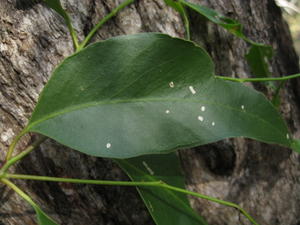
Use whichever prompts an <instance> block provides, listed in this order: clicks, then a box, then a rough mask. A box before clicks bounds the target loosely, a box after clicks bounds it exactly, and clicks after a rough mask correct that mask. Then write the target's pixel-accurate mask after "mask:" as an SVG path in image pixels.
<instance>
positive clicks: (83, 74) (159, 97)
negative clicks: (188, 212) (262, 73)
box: [26, 33, 291, 158]
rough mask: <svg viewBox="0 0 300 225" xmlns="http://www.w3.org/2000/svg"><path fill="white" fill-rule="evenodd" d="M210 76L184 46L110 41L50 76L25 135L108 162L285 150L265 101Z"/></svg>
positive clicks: (154, 40) (205, 60)
mask: <svg viewBox="0 0 300 225" xmlns="http://www.w3.org/2000/svg"><path fill="white" fill-rule="evenodd" d="M174 46H176V48H174ZM107 52H109V54H107ZM213 69H214V66H213V63H212V61H211V59H210V58H209V56H208V55H207V53H206V52H205V51H204V50H203V49H201V48H199V47H197V46H195V45H194V44H193V43H191V42H187V41H184V40H181V39H177V38H171V37H169V36H167V35H162V34H155V33H153V34H137V35H130V36H121V37H118V38H112V39H110V40H107V41H103V42H100V43H98V44H94V45H91V46H90V47H88V48H87V49H85V50H83V51H81V52H80V53H77V54H75V55H73V56H71V57H70V58H68V59H67V60H65V61H64V62H63V63H62V64H61V66H59V67H58V68H57V69H56V71H55V72H54V75H53V76H52V78H51V79H50V81H49V82H48V84H47V85H46V87H45V89H44V91H43V92H42V94H41V97H40V100H39V103H38V105H37V107H36V109H35V111H34V113H33V116H32V118H31V120H30V122H29V125H28V127H27V128H26V130H27V131H32V132H38V133H42V134H44V135H46V136H48V137H51V138H53V139H55V140H57V141H58V142H61V143H63V144H65V145H68V146H70V147H72V148H74V149H76V150H79V151H82V152H84V153H87V154H91V155H95V156H103V157H112V158H128V157H133V156H138V155H143V154H158V153H165V152H170V151H172V150H176V149H178V148H183V147H193V146H197V145H201V144H207V143H211V142H215V141H218V140H222V139H224V138H229V137H236V136H245V137H249V138H252V139H256V140H260V141H264V142H267V143H277V144H281V145H284V146H288V147H289V146H290V145H291V140H289V139H287V138H286V135H287V133H288V129H287V127H286V125H285V123H284V121H283V120H282V119H281V117H280V115H279V114H278V112H277V111H276V109H275V108H274V107H273V106H272V105H271V104H270V103H269V102H268V101H267V100H266V98H265V97H264V96H263V95H261V94H260V93H258V92H256V91H254V90H252V89H250V88H247V87H246V86H244V85H242V84H239V83H234V82H228V81H223V80H219V79H216V78H215V77H214V76H213Z"/></svg>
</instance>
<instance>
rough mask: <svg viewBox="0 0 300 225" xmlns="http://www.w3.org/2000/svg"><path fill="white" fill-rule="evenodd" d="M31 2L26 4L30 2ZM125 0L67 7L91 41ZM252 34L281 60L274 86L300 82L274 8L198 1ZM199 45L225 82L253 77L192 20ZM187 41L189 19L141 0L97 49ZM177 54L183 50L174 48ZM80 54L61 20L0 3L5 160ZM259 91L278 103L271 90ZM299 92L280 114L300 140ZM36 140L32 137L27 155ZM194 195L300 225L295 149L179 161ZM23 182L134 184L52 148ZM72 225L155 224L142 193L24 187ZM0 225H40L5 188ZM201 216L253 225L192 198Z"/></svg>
mask: <svg viewBox="0 0 300 225" xmlns="http://www.w3.org/2000/svg"><path fill="white" fill-rule="evenodd" d="M25 2H26V1H25ZM120 2H121V0H65V1H63V3H64V6H65V8H66V9H67V10H68V12H69V13H70V14H71V16H72V19H73V22H74V25H75V28H76V30H77V31H78V33H79V36H80V38H81V39H82V38H83V37H84V36H85V35H86V34H87V33H88V31H89V30H90V29H91V28H92V26H93V24H95V23H96V22H97V21H98V20H99V19H100V18H102V17H103V16H104V15H106V14H107V13H108V12H109V11H111V10H112V9H113V8H115V7H116V6H117V5H118V4H119V3H120ZM193 2H196V3H197V2H198V3H201V4H204V5H207V6H209V7H212V8H214V9H216V10H218V11H220V12H222V13H223V14H224V15H226V16H230V17H232V18H235V19H238V20H239V21H240V22H241V23H242V24H244V30H245V33H246V34H247V35H248V36H249V37H250V38H251V39H253V40H255V41H258V42H262V43H267V44H270V45H272V46H273V48H274V49H275V50H276V56H275V57H274V58H273V60H272V63H271V65H270V66H271V68H272V71H273V74H274V76H280V75H286V74H293V73H297V72H299V68H298V59H297V56H296V54H295V51H294V49H293V47H292V42H291V37H290V33H289V30H288V27H287V25H286V23H285V22H284V21H283V20H282V16H281V12H280V9H279V8H277V6H276V5H275V3H274V1H273V0H249V1H244V0H202V1H200V0H194V1H193ZM191 22H192V24H191V28H192V29H191V30H192V39H193V40H195V41H196V42H197V43H198V44H199V45H201V46H203V47H204V48H205V49H206V50H207V51H208V52H209V53H210V55H211V56H212V58H213V60H214V62H215V63H216V74H220V75H227V76H237V77H248V76H250V74H251V73H250V71H249V67H248V65H247V63H246V62H245V60H244V58H243V56H244V54H245V53H246V51H247V44H246V43H245V42H243V41H241V40H239V39H237V38H235V37H233V36H232V35H231V34H229V33H228V32H226V31H224V30H223V29H222V28H220V27H217V26H215V25H213V24H211V23H208V22H207V21H206V20H204V18H202V17H200V16H197V15H196V14H194V13H191ZM153 31H155V32H163V33H168V34H170V35H172V36H179V37H183V36H184V28H183V25H182V22H181V19H180V17H179V16H178V14H177V13H176V12H174V11H173V10H172V9H171V8H169V7H166V6H165V5H164V3H163V1H162V0H139V1H136V3H134V4H132V5H131V6H129V7H127V8H126V9H124V10H123V11H122V12H120V13H119V14H118V15H117V16H116V17H114V18H113V19H112V20H110V21H109V22H108V23H107V24H106V25H105V26H103V28H102V29H101V30H100V31H99V32H98V34H97V35H96V37H95V38H94V40H103V39H106V38H109V37H112V36H115V35H120V34H132V33H137V32H153ZM174 47H175V46H174ZM72 51H73V48H72V43H71V39H70V37H69V36H68V32H67V29H66V26H65V25H64V24H63V21H62V19H61V18H60V17H59V16H58V15H57V14H56V13H54V12H53V11H52V10H49V9H47V8H46V7H43V6H42V5H40V4H32V5H28V1H27V4H20V1H17V0H0V159H3V158H4V156H5V151H6V150H7V148H8V145H9V144H10V142H11V141H12V139H13V137H14V136H15V135H16V134H17V133H18V132H20V130H21V129H22V128H23V127H24V126H25V125H26V123H27V121H28V119H29V117H30V114H31V112H32V111H33V109H34V105H35V103H36V101H37V99H38V95H39V93H40V91H41V90H42V88H43V86H44V85H45V83H46V82H47V80H48V79H49V77H50V75H51V71H52V70H53V69H54V68H55V66H56V65H57V64H58V63H59V62H60V61H62V60H63V58H64V57H66V56H68V55H70V54H71V53H72ZM255 88H257V89H258V90H261V91H263V92H264V93H265V94H266V95H268V96H270V93H269V91H268V90H267V89H266V88H265V87H264V86H263V85H255ZM299 90H300V83H299V80H298V81H297V80H293V81H289V82H287V84H286V85H285V88H284V90H282V91H281V99H282V104H281V107H280V111H281V112H282V114H283V115H284V117H285V118H286V120H287V123H288V126H289V127H290V129H291V132H292V133H293V134H294V137H297V138H300V124H299V123H300V116H299V115H300V112H299V110H300V104H299V102H300V91H299ZM35 138H36V136H35V135H32V136H26V137H25V138H23V139H22V141H21V142H20V144H19V149H20V150H21V149H24V147H25V146H26V145H28V143H30V142H31V141H32V140H34V139H35ZM180 156H181V159H182V160H181V161H182V166H183V168H184V171H185V175H186V184H187V187H188V188H189V189H191V190H193V191H197V192H199V193H203V194H208V195H211V196H214V197H218V198H221V199H225V200H228V201H233V202H236V203H238V204H239V205H241V206H242V207H244V208H245V209H246V210H247V211H248V212H249V213H250V214H251V215H253V216H254V217H255V218H256V219H257V221H258V222H259V223H260V224H261V225H276V224H285V225H299V224H300V219H299V216H298V212H299V211H300V203H299V202H300V201H299V200H300V195H299V192H300V178H299V177H300V176H299V175H300V166H299V165H300V157H299V155H297V154H296V153H294V152H292V151H291V150H289V149H283V148H281V147H278V146H274V145H266V144H261V143H257V142H254V141H251V140H246V139H242V138H238V139H234V140H231V139H230V140H225V141H222V142H218V143H215V144H212V145H206V146H201V147H197V148H194V149H189V150H182V151H181V152H180ZM14 170H15V171H16V172H18V173H26V174H37V175H48V176H59V177H78V178H86V179H110V180H128V178H127V177H126V175H125V174H124V173H123V172H122V171H121V170H120V169H119V168H118V167H117V166H116V165H115V164H114V163H113V162H112V161H110V160H108V159H99V158H94V157H89V156H87V155H84V154H81V153H78V152H76V151H73V150H71V149H68V148H65V147H63V146H61V145H59V144H57V143H55V142H54V141H51V140H48V141H46V142H45V143H44V144H42V145H41V147H40V149H38V150H36V151H35V152H33V153H31V154H30V155H29V156H28V157H27V158H26V159H25V160H24V161H22V162H21V163H19V164H18V166H17V167H16V168H15V169H14ZM15 183H17V184H18V185H19V186H20V187H22V188H23V189H25V190H26V191H27V193H30V194H31V195H32V196H33V198H34V200H35V201H37V202H38V203H39V204H40V205H41V207H42V208H43V209H44V210H45V211H46V212H47V213H49V214H50V215H51V216H52V217H53V218H55V219H56V220H57V221H58V222H59V223H60V224H63V225H73V224H79V225H86V224H90V225H96V224H97V225H102V224H103V225H120V224H124V225H134V224H136V225H142V224H147V225H150V224H153V222H152V220H151V218H150V216H149V214H148V212H147V210H146V208H145V207H144V205H143V203H142V201H141V200H140V199H139V197H138V195H137V192H136V190H135V189H134V188H126V187H105V186H92V185H73V184H61V183H58V184H57V183H45V182H21V181H15ZM0 201H1V204H0V224H5V225H16V224H17V225H31V224H36V220H35V216H34V212H33V210H32V209H31V208H30V206H28V205H27V203H26V202H24V201H23V200H22V199H20V198H19V197H18V196H17V195H16V194H14V193H13V192H12V191H10V190H9V189H7V188H5V187H3V186H1V185H0ZM191 203H192V205H193V207H194V208H195V209H196V210H198V211H199V213H201V214H202V215H203V216H205V218H206V219H207V221H208V222H209V223H210V224H213V225H223V224H224V225H225V224H226V225H227V224H230V225H238V224H249V222H248V221H246V220H245V219H244V218H243V216H241V215H240V214H239V213H238V212H237V211H236V210H233V209H231V208H228V207H224V206H220V205H217V204H213V203H210V202H207V201H204V200H199V199H194V198H191Z"/></svg>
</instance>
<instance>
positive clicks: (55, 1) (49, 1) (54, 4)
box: [42, 0, 79, 48]
mask: <svg viewBox="0 0 300 225" xmlns="http://www.w3.org/2000/svg"><path fill="white" fill-rule="evenodd" d="M42 1H43V2H44V3H45V4H46V5H47V6H48V7H49V8H51V9H53V10H54V11H56V12H57V13H58V14H59V15H61V16H62V17H63V18H64V21H65V23H66V25H67V27H68V29H69V32H70V34H71V37H72V40H73V44H74V46H75V48H78V46H79V43H78V38H77V35H76V32H75V30H74V28H73V26H72V21H71V18H70V16H69V15H68V14H67V12H66V11H65V10H64V9H63V7H62V5H61V3H60V0H42Z"/></svg>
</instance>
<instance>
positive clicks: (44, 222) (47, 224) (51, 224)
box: [32, 205, 58, 225]
mask: <svg viewBox="0 0 300 225" xmlns="http://www.w3.org/2000/svg"><path fill="white" fill-rule="evenodd" d="M32 207H33V208H34V210H35V212H36V216H37V219H38V224H39V225H58V223H56V222H55V221H54V220H53V219H51V218H50V217H49V216H48V215H47V214H46V213H44V212H43V210H42V209H41V208H40V207H38V206H37V205H32Z"/></svg>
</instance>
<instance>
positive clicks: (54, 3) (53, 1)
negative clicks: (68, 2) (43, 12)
mask: <svg viewBox="0 0 300 225" xmlns="http://www.w3.org/2000/svg"><path fill="white" fill-rule="evenodd" d="M43 2H44V3H45V4H46V5H47V6H48V7H49V8H51V9H53V10H54V11H56V12H57V13H58V14H59V15H61V16H62V17H63V18H64V20H65V22H66V24H67V25H68V26H71V19H70V17H69V15H68V14H67V13H66V11H65V10H64V9H63V7H62V5H61V3H60V0H43Z"/></svg>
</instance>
